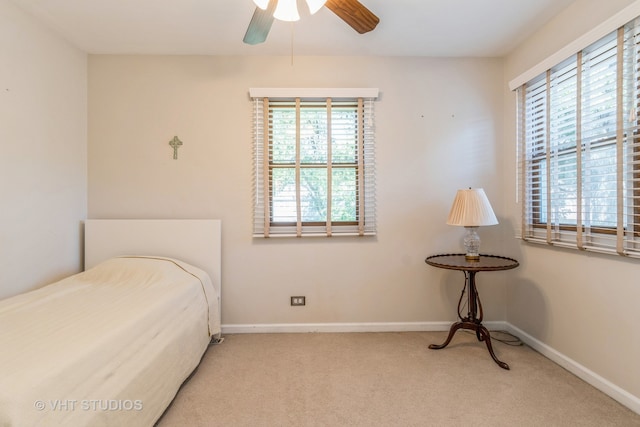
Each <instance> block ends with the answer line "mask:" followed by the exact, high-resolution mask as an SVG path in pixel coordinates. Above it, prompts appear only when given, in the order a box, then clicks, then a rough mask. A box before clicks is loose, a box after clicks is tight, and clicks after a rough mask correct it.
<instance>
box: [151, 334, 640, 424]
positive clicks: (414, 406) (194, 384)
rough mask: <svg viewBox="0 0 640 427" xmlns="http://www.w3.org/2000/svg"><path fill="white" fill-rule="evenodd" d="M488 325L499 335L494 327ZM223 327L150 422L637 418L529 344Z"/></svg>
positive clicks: (600, 420) (495, 421)
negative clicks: (219, 338) (229, 331)
mask: <svg viewBox="0 0 640 427" xmlns="http://www.w3.org/2000/svg"><path fill="white" fill-rule="evenodd" d="M492 336H496V335H495V334H492ZM445 337H446V333H445V332H401V333H339V334H329V333H312V334H241V335H227V336H226V337H225V341H224V342H223V343H222V344H220V345H217V346H211V347H210V348H209V350H208V351H207V353H206V354H205V356H204V358H203V360H202V363H201V364H200V367H199V368H198V370H197V371H196V373H195V375H194V376H193V377H192V378H191V379H190V380H189V381H188V382H187V383H185V385H184V386H183V388H182V389H181V391H180V392H179V393H178V395H177V396H176V398H175V400H174V402H173V403H172V405H171V406H170V407H169V408H168V410H167V411H166V412H165V414H164V416H163V417H162V418H161V420H160V421H159V423H158V426H159V427H173V426H208V427H209V426H594V427H595V426H597V427H603V426H625V427H627V426H640V415H638V414H636V413H634V412H632V411H630V410H629V409H627V408H625V407H624V406H622V405H620V404H619V403H617V402H616V401H614V400H613V399H611V398H609V397H608V396H606V395H605V394H603V393H602V392H600V391H598V390H597V389H595V388H593V387H592V386H590V385H588V384H587V383H585V382H584V381H582V380H580V379H578V378H577V377H575V376H574V375H573V374H571V373H569V372H567V371H565V370H564V369H563V368H561V367H559V366H558V365H556V364H555V363H553V362H551V361H550V360H548V359H546V358H545V357H543V356H541V355H540V354H538V353H536V352H535V351H534V350H532V349H531V348H529V347H527V346H509V345H506V344H503V343H500V342H495V341H494V350H495V351H496V355H497V356H498V357H499V358H500V359H501V360H503V361H504V362H507V363H508V364H509V365H510V367H511V370H509V371H507V370H503V369H501V368H500V367H498V366H497V365H496V364H495V363H494V362H493V360H492V359H491V357H490V356H489V353H488V352H487V349H486V347H485V345H484V343H479V342H478V341H477V340H476V338H475V335H472V334H468V333H464V332H458V333H457V334H456V336H455V337H454V339H453V341H452V343H451V344H449V346H448V347H447V348H445V349H443V350H429V349H428V348H427V347H428V345H429V344H432V343H437V344H439V343H441V342H442V341H444V339H445Z"/></svg>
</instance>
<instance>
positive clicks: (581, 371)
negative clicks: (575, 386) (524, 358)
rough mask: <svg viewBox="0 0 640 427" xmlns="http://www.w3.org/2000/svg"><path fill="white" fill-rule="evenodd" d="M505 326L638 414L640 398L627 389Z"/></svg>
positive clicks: (534, 347)
mask: <svg viewBox="0 0 640 427" xmlns="http://www.w3.org/2000/svg"><path fill="white" fill-rule="evenodd" d="M506 328H507V331H508V332H510V333H511V334H513V335H515V336H517V337H518V338H520V340H522V342H523V343H525V344H527V345H528V346H529V347H531V348H533V349H534V350H536V351H537V352H538V353H540V354H542V355H543V356H545V357H546V358H548V359H550V360H551V361H553V362H555V363H557V364H558V365H560V366H562V367H563V368H564V369H566V370H567V371H569V372H571V373H572V374H574V375H575V376H577V377H578V378H580V379H581V380H583V381H585V382H587V383H589V384H591V385H592V386H594V387H595V388H597V389H598V390H600V391H601V392H603V393H605V394H606V395H608V396H609V397H611V398H612V399H614V400H617V401H618V402H620V403H621V404H623V405H624V406H626V407H627V408H629V409H631V410H632V411H633V412H635V413H637V414H640V398H639V397H638V396H634V395H633V394H631V393H629V392H628V391H626V390H624V389H622V388H620V387H618V386H617V385H615V384H613V383H612V382H611V381H609V380H607V379H605V378H602V377H601V376H600V375H598V374H596V373H595V372H593V371H591V370H590V369H587V368H586V367H584V366H582V365H581V364H579V363H578V362H576V361H575V360H573V359H570V358H569V357H567V356H565V355H564V354H562V353H560V352H559V351H557V350H555V349H553V348H551V347H549V346H548V345H546V344H545V343H543V342H542V341H539V340H537V339H536V338H534V337H532V336H531V335H529V334H527V333H526V332H524V331H523V330H521V329H519V328H517V327H515V326H513V325H512V324H510V323H506Z"/></svg>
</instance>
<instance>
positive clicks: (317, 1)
mask: <svg viewBox="0 0 640 427" xmlns="http://www.w3.org/2000/svg"><path fill="white" fill-rule="evenodd" d="M306 2H307V6H309V12H310V13H311V14H312V15H313V14H314V13H316V12H317V11H319V10H320V9H321V8H322V6H324V4H325V3H326V2H327V0H306Z"/></svg>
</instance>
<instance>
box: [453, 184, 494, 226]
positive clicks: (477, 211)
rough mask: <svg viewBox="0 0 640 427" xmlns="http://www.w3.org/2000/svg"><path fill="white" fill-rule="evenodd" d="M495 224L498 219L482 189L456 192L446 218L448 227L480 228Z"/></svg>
mask: <svg viewBox="0 0 640 427" xmlns="http://www.w3.org/2000/svg"><path fill="white" fill-rule="evenodd" d="M497 223H498V219H497V218H496V215H495V214H494V213H493V208H492V207H491V203H489V199H488V198H487V195H486V194H485V192H484V190H483V189H482V188H469V189H466V190H458V192H457V193H456V198H455V199H454V200H453V206H451V211H450V212H449V218H447V224H448V225H458V226H462V227H480V226H484V225H495V224H497Z"/></svg>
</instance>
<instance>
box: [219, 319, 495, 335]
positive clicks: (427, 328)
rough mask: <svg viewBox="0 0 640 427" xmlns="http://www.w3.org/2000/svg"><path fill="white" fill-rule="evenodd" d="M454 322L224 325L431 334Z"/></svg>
mask: <svg viewBox="0 0 640 427" xmlns="http://www.w3.org/2000/svg"><path fill="white" fill-rule="evenodd" d="M452 323H453V322H386V323H385V322H379V323H378V322H373V323H270V324H266V323H265V324H257V325H222V333H223V334H274V333H309V332H431V331H448V330H449V328H450V327H451V324H452ZM483 324H484V325H485V326H486V327H487V328H488V329H505V328H506V326H507V323H506V322H484V323H483Z"/></svg>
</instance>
